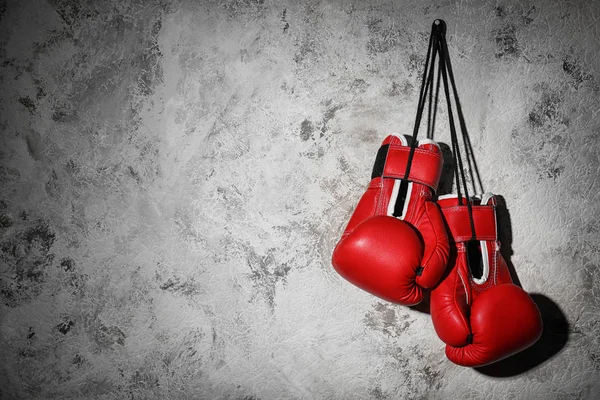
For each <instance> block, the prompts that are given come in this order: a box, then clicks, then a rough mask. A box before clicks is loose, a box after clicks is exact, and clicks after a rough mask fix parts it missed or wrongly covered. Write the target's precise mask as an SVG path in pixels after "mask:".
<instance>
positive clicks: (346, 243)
mask: <svg viewBox="0 0 600 400" xmlns="http://www.w3.org/2000/svg"><path fill="white" fill-rule="evenodd" d="M409 152H410V146H408V142H407V139H406V138H405V137H403V136H402V137H401V136H395V135H390V136H388V137H387V138H386V139H385V140H384V141H383V143H382V146H381V148H380V149H379V152H378V153H377V158H376V160H375V166H374V167H373V173H372V176H371V183H370V184H369V187H368V189H367V191H366V192H365V194H364V195H363V196H362V198H361V199H360V201H359V203H358V205H357V206H356V210H355V211H354V214H353V215H352V217H351V218H350V222H349V223H348V226H347V227H346V230H345V231H344V234H343V235H342V238H341V239H340V241H339V242H338V244H337V246H336V247H335V249H334V251H333V257H332V264H333V267H334V268H335V270H336V271H337V272H338V273H339V274H340V275H341V276H343V277H344V278H346V279H347V280H348V281H350V282H351V283H353V284H354V285H356V286H358V287H359V288H361V289H363V290H366V291H367V292H369V293H371V294H374V295H375V296H378V297H380V298H382V299H384V300H387V301H390V302H393V303H398V304H403V305H414V304H417V303H419V302H420V301H421V300H422V299H423V289H430V288H432V287H434V286H435V285H436V284H437V283H438V281H439V280H440V278H441V276H442V275H443V273H444V271H445V270H446V265H447V262H448V254H449V245H448V237H447V234H446V230H445V226H444V222H443V219H442V214H441V212H440V209H439V208H438V207H437V205H436V204H435V203H433V202H432V201H431V198H432V196H433V193H434V191H435V190H436V189H437V186H438V183H439V180H440V175H441V172H442V164H443V157H442V152H441V150H440V148H439V146H438V144H437V143H436V142H434V141H432V140H429V139H424V140H421V141H420V142H419V146H418V147H417V148H416V149H415V152H414V156H413V159H412V164H411V169H410V173H409V176H408V178H407V179H404V175H405V173H406V167H407V163H408V156H409Z"/></svg>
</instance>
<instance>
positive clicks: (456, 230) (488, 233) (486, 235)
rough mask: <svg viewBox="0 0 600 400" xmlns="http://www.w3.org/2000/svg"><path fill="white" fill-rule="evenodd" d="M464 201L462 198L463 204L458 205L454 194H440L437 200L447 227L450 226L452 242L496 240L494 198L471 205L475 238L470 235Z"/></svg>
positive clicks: (467, 213) (467, 211)
mask: <svg viewBox="0 0 600 400" xmlns="http://www.w3.org/2000/svg"><path fill="white" fill-rule="evenodd" d="M465 201H466V200H464V199H463V205H462V206H461V205H459V203H458V197H457V196H456V195H446V196H440V197H439V198H438V201H437V202H438V204H439V206H440V207H441V209H442V213H443V214H444V218H445V219H446V223H447V224H448V228H450V232H451V233H452V238H453V239H454V242H456V243H459V242H467V241H469V240H471V239H475V240H486V241H491V240H492V241H496V240H498V234H497V229H496V206H495V199H494V198H493V197H490V198H489V201H487V203H488V204H485V205H477V204H473V205H472V206H471V209H472V210H473V222H474V223H475V235H476V236H475V238H472V236H471V226H470V219H469V210H468V208H467V206H466V205H465Z"/></svg>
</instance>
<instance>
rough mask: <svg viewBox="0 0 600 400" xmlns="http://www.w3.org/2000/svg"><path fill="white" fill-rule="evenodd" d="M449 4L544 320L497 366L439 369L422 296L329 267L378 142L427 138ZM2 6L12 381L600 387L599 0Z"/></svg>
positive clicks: (6, 314)
mask: <svg viewBox="0 0 600 400" xmlns="http://www.w3.org/2000/svg"><path fill="white" fill-rule="evenodd" d="M437 17H441V18H444V19H445V20H446V21H447V23H448V41H449V46H450V51H451V54H452V59H453V63H454V68H455V72H456V75H457V84H458V88H459V90H460V93H461V101H462V105H463V108H464V110H465V115H466V119H467V124H468V127H469V132H470V135H471V140H472V141H473V146H474V149H475V156H476V158H477V160H478V163H479V168H480V170H481V173H482V178H483V181H484V185H485V188H486V189H487V190H490V191H493V192H495V193H497V194H499V195H501V196H503V198H504V201H505V203H506V207H507V209H508V211H507V212H505V213H504V214H505V215H504V222H503V226H504V230H503V236H504V241H505V243H504V244H503V246H504V250H505V254H506V255H507V257H509V261H511V263H512V264H513V265H514V267H515V270H516V272H517V274H518V277H519V280H520V283H521V284H522V285H523V287H524V288H525V289H526V290H528V291H529V292H531V293H534V294H535V295H534V298H535V299H536V301H537V302H538V304H539V305H540V308H541V309H542V312H543V314H544V321H545V323H546V331H545V333H544V336H543V337H542V340H541V341H540V342H539V343H538V345H536V346H535V347H534V348H533V349H531V350H530V351H528V352H525V353H523V354H522V355H521V356H519V357H515V358H513V359H509V360H507V361H506V362H504V363H501V364H498V365H496V366H494V367H493V368H487V369H486V368H484V369H481V370H475V369H468V368H462V367H458V366H455V365H453V364H451V363H450V362H449V361H447V360H446V358H445V356H444V352H443V344H442V342H441V341H440V340H439V339H438V338H437V337H436V335H435V333H434V331H433V327H432V324H431V321H430V317H429V315H428V314H427V313H426V312H423V311H424V310H425V311H426V307H421V308H419V309H409V308H406V307H401V306H395V305H392V304H388V303H385V302H383V301H380V300H378V299H376V298H375V297H373V296H371V295H369V294H367V293H365V292H362V291H360V290H359V289H357V288H355V287H353V286H352V285H350V284H349V283H347V282H346V281H344V280H343V279H342V278H341V277H339V276H338V275H337V274H336V273H335V272H334V270H333V269H332V267H331V265H330V255H331V251H332V249H333V246H334V245H335V243H336V241H337V239H338V237H339V234H340V232H341V230H342V229H343V228H344V225H345V223H346V221H347V220H348V218H349V216H350V213H351V212H352V209H353V207H354V205H355V204H356V202H357V201H358V198H359V196H360V195H361V193H362V191H363V190H364V188H365V187H366V185H367V183H368V179H369V176H370V169H371V165H372V163H373V160H374V157H375V154H376V151H377V148H378V147H379V143H380V142H381V140H382V139H383V138H384V137H385V136H386V135H387V134H388V133H390V132H399V133H409V132H410V131H411V129H412V123H413V119H414V114H415V109H416V100H417V96H418V88H419V72H420V69H421V68H422V65H423V61H424V55H425V50H426V44H427V39H428V35H429V30H430V25H431V23H432V21H433V19H435V18H437ZM0 18H1V21H0V59H1V60H0V62H1V73H0V96H1V114H0V130H1V132H2V136H1V137H2V145H1V148H0V182H1V185H2V186H1V191H0V234H1V242H0V252H1V253H0V263H1V267H0V274H1V275H0V300H1V301H0V360H1V361H0V365H1V366H0V398H2V399H18V398H22V399H25V398H40V399H71V398H80V399H246V400H250V399H252V400H259V399H260V400H266V399H378V400H383V399H421V398H433V399H436V398H439V399H452V398H456V399H459V398H460V399H476V398H484V397H485V398H498V399H500V398H519V399H593V398H596V399H597V398H600V270H599V265H600V243H599V242H600V240H599V230H600V228H599V222H600V201H599V200H600V196H599V194H598V193H599V190H600V183H599V179H598V174H599V173H600V161H599V156H600V143H599V141H598V139H599V135H600V120H599V116H598V113H599V111H600V105H599V104H600V101H599V100H600V99H599V91H600V84H599V82H600V56H599V50H600V44H599V37H600V5H599V3H598V2H597V1H592V0H586V1H561V2H550V1H542V0H538V1H513V0H506V1H492V0H486V1H443V0H441V1H440V0H436V1H410V0H403V1H392V0H388V1H376V0H372V1H318V0H302V1H292V0H288V1H281V2H275V1H269V0H222V1H195V2H194V1H173V2H171V1H166V0H163V1H139V0H138V1H136V0H126V1H121V0H107V1H94V0H88V1H85V0H81V1H80V0H48V1H47V2H44V1H33V0H30V1H19V0H8V1H6V0H5V1H1V2H0ZM444 115H445V114H444V113H442V115H441V119H440V120H441V121H442V120H444ZM437 135H438V136H437V137H436V138H437V139H438V140H439V141H442V142H446V143H447V142H448V138H449V135H448V132H447V129H446V127H445V125H444V126H442V125H440V127H439V129H438V133H437Z"/></svg>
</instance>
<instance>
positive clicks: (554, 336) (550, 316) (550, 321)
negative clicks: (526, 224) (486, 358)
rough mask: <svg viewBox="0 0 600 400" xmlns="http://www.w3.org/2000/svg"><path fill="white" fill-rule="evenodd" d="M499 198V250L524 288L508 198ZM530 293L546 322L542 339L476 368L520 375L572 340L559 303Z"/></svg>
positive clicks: (495, 373)
mask: <svg viewBox="0 0 600 400" xmlns="http://www.w3.org/2000/svg"><path fill="white" fill-rule="evenodd" d="M496 198H497V200H498V207H497V208H496V215H497V219H498V239H499V240H500V243H501V246H500V253H501V254H502V257H504V260H505V261H506V264H507V266H508V269H509V271H510V275H511V277H512V279H513V282H514V283H515V285H517V286H519V287H522V285H521V281H520V280H519V277H518V276H517V272H516V270H515V267H514V265H513V263H512V261H511V257H512V254H513V250H512V225H511V221H510V214H509V212H508V208H507V207H506V200H505V199H504V197H502V196H497V197H496ZM530 296H531V298H532V299H533V301H534V302H535V304H536V305H537V306H538V308H539V310H540V313H541V314H542V321H543V322H544V330H543V332H542V336H541V337H540V339H539V340H538V341H537V342H536V343H535V344H534V345H533V346H531V347H529V348H528V349H525V350H523V351H522V352H520V353H517V354H515V355H513V356H511V357H508V358H505V359H504V360H500V361H498V362H497V363H494V364H490V365H486V366H485V367H480V368H476V370H477V371H478V372H480V373H482V374H484V375H488V376H493V377H510V376H515V375H519V374H522V373H524V372H526V371H529V370H531V369H533V368H535V367H537V366H538V365H540V364H542V363H544V362H545V361H547V360H549V359H550V358H552V357H553V356H554V355H556V354H558V352H559V351H560V350H561V349H562V348H563V347H564V346H565V345H566V344H567V341H568V340H569V323H568V322H567V319H566V317H565V314H564V313H563V312H562V310H561V309H560V307H559V306H558V304H556V303H555V302H554V301H552V299H550V298H549V297H547V296H545V295H543V294H540V293H531V294H530Z"/></svg>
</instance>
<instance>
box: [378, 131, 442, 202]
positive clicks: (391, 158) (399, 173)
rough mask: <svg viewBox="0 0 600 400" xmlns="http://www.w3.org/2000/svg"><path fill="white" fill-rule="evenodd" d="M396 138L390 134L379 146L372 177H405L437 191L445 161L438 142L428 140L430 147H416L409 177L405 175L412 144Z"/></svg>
mask: <svg viewBox="0 0 600 400" xmlns="http://www.w3.org/2000/svg"><path fill="white" fill-rule="evenodd" d="M390 138H391V139H390ZM395 139H399V138H398V137H397V136H392V135H391V136H389V137H388V138H387V139H386V140H385V141H384V142H383V143H384V144H383V145H382V146H381V147H380V148H379V151H378V152H377V158H376V159H375V165H374V166H373V173H372V174H371V179H373V178H377V177H383V178H392V179H405V180H408V181H411V182H416V183H420V184H422V185H425V186H428V187H430V188H431V189H432V190H433V191H434V192H435V191H436V190H437V188H438V184H439V182H440V177H441V175H442V166H443V163H444V159H443V156H442V154H441V151H440V149H439V147H438V145H437V143H435V142H434V141H431V140H427V141H426V142H425V143H426V144H427V145H429V146H428V147H429V148H421V147H417V148H415V152H414V155H413V160H412V164H411V168H410V173H409V175H408V177H405V176H404V174H405V173H406V165H407V163H408V155H409V153H410V146H408V145H407V144H406V143H405V141H400V140H395ZM403 142H404V143H403Z"/></svg>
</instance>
